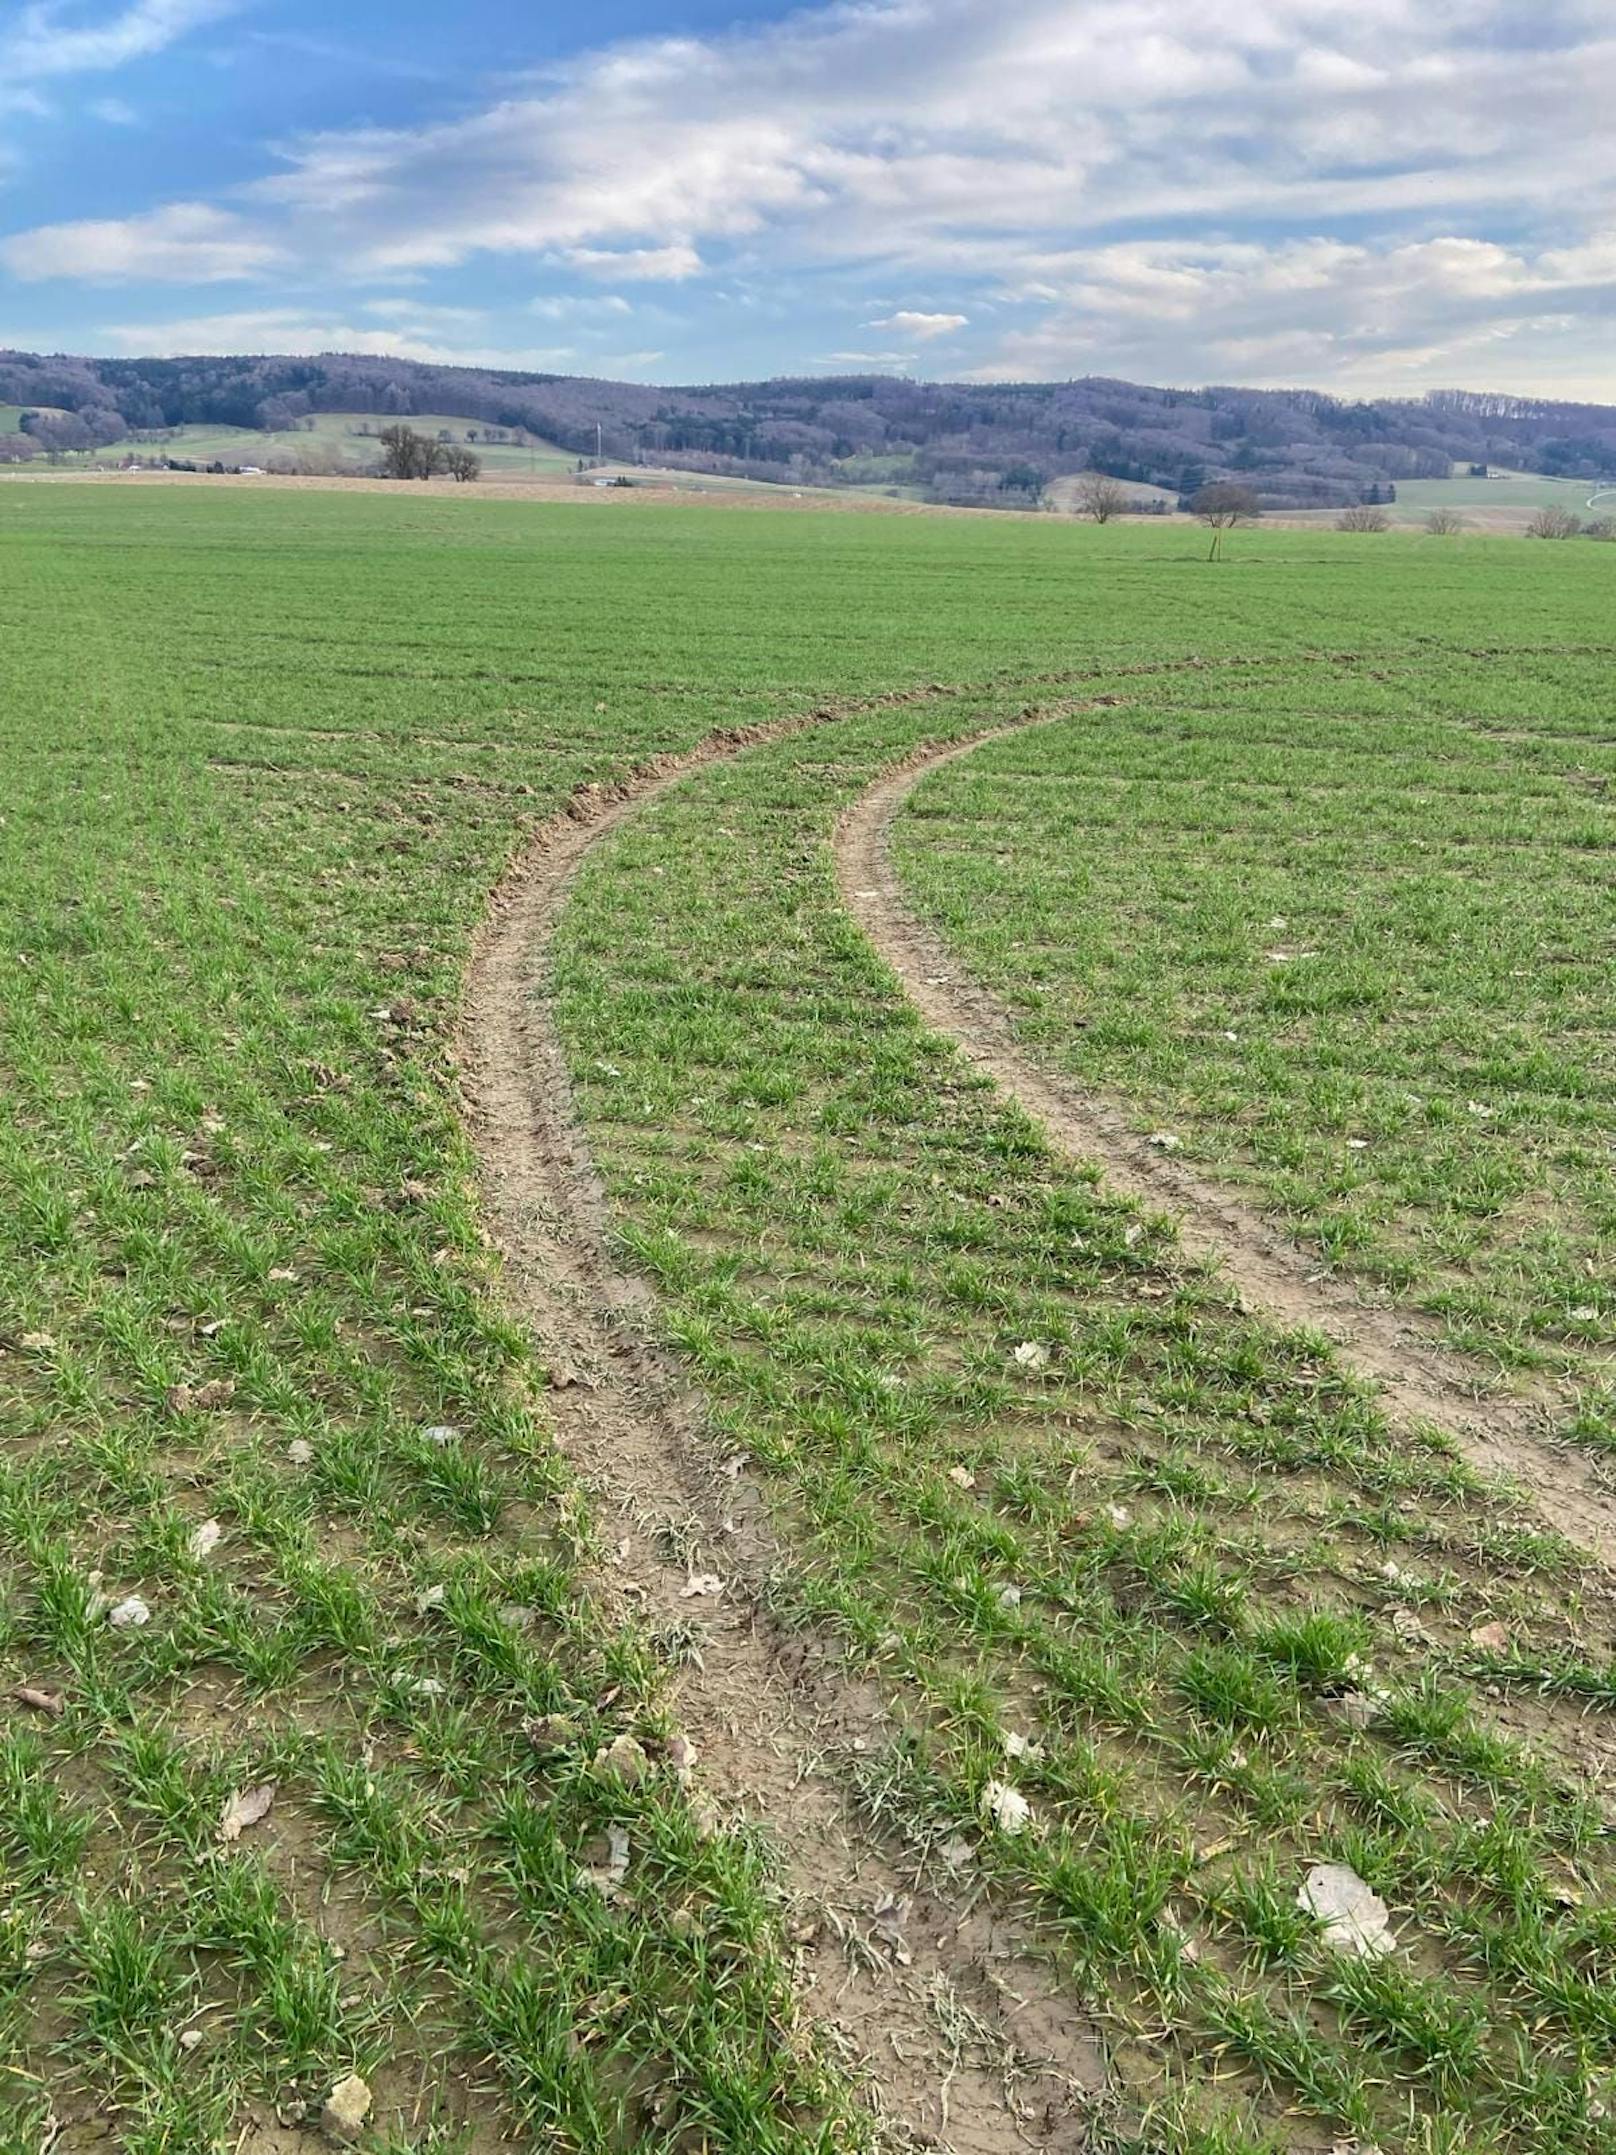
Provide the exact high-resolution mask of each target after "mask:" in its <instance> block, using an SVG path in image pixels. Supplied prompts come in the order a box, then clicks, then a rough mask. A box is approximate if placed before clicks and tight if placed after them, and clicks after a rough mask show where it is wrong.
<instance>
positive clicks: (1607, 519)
mask: <svg viewBox="0 0 1616 2155" xmlns="http://www.w3.org/2000/svg"><path fill="white" fill-rule="evenodd" d="M1582 535H1583V537H1584V538H1585V539H1607V540H1609V539H1616V516H1596V517H1593V518H1592V519H1591V520H1590V521H1589V522H1588V523H1586V524H1584V525H1583V527H1582Z"/></svg>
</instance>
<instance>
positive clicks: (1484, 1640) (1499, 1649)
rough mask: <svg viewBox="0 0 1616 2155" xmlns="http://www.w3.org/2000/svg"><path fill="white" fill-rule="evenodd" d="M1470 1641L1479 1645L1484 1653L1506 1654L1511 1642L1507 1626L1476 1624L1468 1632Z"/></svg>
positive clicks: (1474, 1644)
mask: <svg viewBox="0 0 1616 2155" xmlns="http://www.w3.org/2000/svg"><path fill="white" fill-rule="evenodd" d="M1470 1643H1471V1645H1472V1646H1479V1647H1480V1648H1481V1650H1482V1652H1483V1653H1484V1654H1507V1653H1508V1652H1509V1649H1510V1644H1511V1640H1510V1636H1509V1629H1508V1626H1507V1625H1504V1624H1478V1625H1477V1626H1476V1628H1475V1630H1474V1631H1473V1632H1471V1634H1470Z"/></svg>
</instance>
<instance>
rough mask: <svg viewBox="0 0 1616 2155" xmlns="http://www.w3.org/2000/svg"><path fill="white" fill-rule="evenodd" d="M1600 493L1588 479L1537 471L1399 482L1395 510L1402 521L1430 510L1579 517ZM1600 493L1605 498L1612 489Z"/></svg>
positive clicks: (1428, 512) (1425, 514) (1426, 513)
mask: <svg viewBox="0 0 1616 2155" xmlns="http://www.w3.org/2000/svg"><path fill="white" fill-rule="evenodd" d="M1600 491H1601V489H1600V488H1598V487H1597V486H1596V485H1595V483H1594V482H1593V481H1592V480H1591V479H1549V478H1545V477H1544V476H1543V475H1542V474H1541V473H1539V472H1521V473H1519V474H1518V475H1517V476H1515V477H1513V478H1508V479H1471V478H1455V479H1399V480H1398V482H1397V510H1398V512H1399V513H1400V516H1401V517H1402V518H1407V517H1410V516H1420V517H1425V516H1429V515H1430V513H1431V511H1432V510H1433V509H1458V510H1460V511H1461V512H1463V511H1464V510H1466V509H1476V510H1481V509H1519V510H1522V511H1524V512H1525V513H1526V514H1528V515H1529V514H1530V513H1531V511H1532V510H1534V509H1569V510H1570V511H1571V512H1572V514H1573V515H1574V516H1581V515H1583V514H1585V513H1586V512H1587V510H1588V503H1589V500H1590V497H1591V496H1593V495H1594V494H1596V493H1598V492H1600ZM1603 492H1604V493H1605V494H1606V495H1607V496H1608V495H1610V494H1611V492H1612V489H1611V488H1609V487H1606V488H1604V489H1603ZM1609 506H1610V504H1609V502H1608V500H1607V502H1606V504H1605V507H1606V509H1607V510H1608V508H1609Z"/></svg>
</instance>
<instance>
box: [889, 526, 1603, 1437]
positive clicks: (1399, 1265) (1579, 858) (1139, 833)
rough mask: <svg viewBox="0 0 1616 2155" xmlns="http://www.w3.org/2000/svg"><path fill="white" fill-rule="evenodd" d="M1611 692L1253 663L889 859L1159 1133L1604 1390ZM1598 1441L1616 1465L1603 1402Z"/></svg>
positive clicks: (1473, 1329)
mask: <svg viewBox="0 0 1616 2155" xmlns="http://www.w3.org/2000/svg"><path fill="white" fill-rule="evenodd" d="M1415 543H1417V542H1415ZM1406 558H1407V557H1405V560H1406ZM1589 625H1590V627H1592V626H1593V625H1594V624H1593V621H1592V618H1590V624H1589ZM1609 672H1610V662H1609V658H1608V656H1607V655H1605V654H1604V653H1602V652H1601V651H1599V650H1598V648H1597V647H1590V646H1582V647H1578V648H1550V649H1545V650H1541V651H1539V652H1537V653H1535V654H1534V655H1533V657H1532V658H1531V659H1530V661H1524V660H1523V661H1520V662H1516V663H1513V664H1511V663H1509V662H1508V661H1503V662H1501V661H1500V659H1499V658H1498V657H1496V656H1494V655H1493V654H1491V653H1488V654H1486V655H1482V654H1479V653H1475V654H1469V653H1464V652H1459V651H1454V650H1452V649H1443V648H1440V647H1436V646H1434V645H1433V647H1432V648H1428V649H1426V650H1416V651H1409V652H1405V653H1402V654H1399V655H1397V656H1396V657H1395V658H1389V659H1380V658H1377V659H1376V660H1374V661H1372V662H1370V663H1367V664H1366V663H1351V664H1344V663H1339V662H1337V663H1330V664H1327V665H1318V664H1315V665H1313V666H1311V667H1296V668H1285V669H1277V670H1276V669H1275V668H1273V667H1272V666H1270V665H1266V664H1265V663H1264V662H1263V661H1261V660H1260V659H1256V658H1254V659H1253V660H1252V661H1251V662H1250V663H1249V664H1247V665H1243V666H1235V667H1232V668H1230V669H1228V670H1226V671H1223V672H1220V673H1219V674H1217V675H1216V676H1214V677H1210V678H1208V677H1204V676H1192V677H1188V678H1182V679H1180V680H1177V681H1174V682H1171V683H1166V684H1163V685H1162V686H1160V687H1159V688H1157V689H1155V690H1154V691H1153V692H1152V694H1151V696H1150V697H1149V699H1148V701H1147V702H1145V703H1142V704H1141V705H1140V706H1139V707H1138V708H1136V709H1132V710H1128V711H1125V712H1121V713H1116V714H1111V713H1107V714H1105V715H1104V716H1103V717H1102V718H1098V719H1096V720H1094V721H1093V722H1091V723H1089V724H1088V725H1084V726H1076V725H1074V726H1070V727H1062V728H1059V729H1055V730H1052V731H1048V732H1044V733H1038V734H1033V735H1029V736H1028V737H1026V738H1025V739H1021V740H1016V741H1007V742H1004V743H1002V744H998V745H996V746H994V747H991V748H987V749H984V750H983V751H982V752H981V753H980V754H979V755H977V756H975V757H973V758H972V759H971V760H970V761H969V762H968V763H964V764H959V765H955V766H953V767H952V768H951V769H949V770H947V771H946V772H943V773H941V774H939V775H938V776H937V777H936V778H934V779H932V780H931V781H929V782H928V783H927V785H926V786H925V787H924V788H923V789H922V790H921V792H920V793H919V794H918V795H917V797H916V799H915V801H914V802H913V804H912V807H911V813H910V816H909V818H908V820H907V822H906V824H905V826H904V827H903V830H902V832H901V838H900V853H901V858H902V860H903V862H904V865H905V867H906V869H907V872H908V875H909V878H910V881H911V885H912V888H913V889H914V891H915V893H916V895H917V898H918V899H919V902H920V903H921V905H922V907H923V908H924V909H925V910H926V911H927V912H929V913H930V914H931V915H932V916H933V917H934V918H936V919H937V920H938V922H939V923H940V924H941V925H942V926H943V927H944V928H945V930H946V931H947V932H948V933H949V934H950V935H952V936H954V937H955V938H957V940H958V943H959V947H960V949H961V951H962V953H963V954H964V955H965V956H966V957H967V959H968V960H969V962H970V963H971V965H972V966H973V968H975V969H976V970H977V971H978V972H979V973H980V974H981V975H982V977H984V978H986V979H989V980H991V981H992V982H993V983H994V984H995V985H996V986H998V987H999V988H1000V989H1001V990H1002V991H1003V992H1004V993H1005V994H1006V995H1007V996H1009V997H1010V998H1011V1000H1012V1001H1013V1003H1014V1005H1015V1007H1016V1009H1017V1011H1018V1012H1019V1013H1020V1015H1021V1020H1022V1029H1023V1032H1024V1035H1025V1036H1026V1037H1027V1038H1029V1039H1032V1040H1035V1041H1037V1042H1038V1043H1039V1044H1040V1045H1042V1046H1043V1047H1045V1048H1047V1050H1048V1051H1049V1052H1050V1054H1051V1055H1052V1056H1053V1057H1054V1058H1055V1060H1056V1061H1057V1062H1058V1063H1059V1064H1060V1065H1061V1066H1062V1067H1064V1068H1066V1069H1068V1070H1070V1071H1072V1072H1074V1073H1075V1074H1077V1075H1079V1076H1081V1077H1082V1078H1084V1079H1085V1080H1088V1081H1089V1082H1091V1083H1093V1084H1096V1085H1099V1086H1101V1087H1102V1088H1106V1089H1108V1090H1111V1091H1113V1092H1115V1093H1117V1094H1119V1095H1121V1096H1122V1097H1124V1098H1126V1099H1127V1100H1128V1101H1129V1102H1130V1103H1131V1104H1132V1111H1133V1113H1134V1116H1135V1119H1136V1121H1137V1123H1138V1125H1139V1127H1140V1128H1141V1129H1142V1130H1146V1131H1155V1130H1158V1129H1161V1128H1163V1127H1165V1128H1167V1129H1168V1130H1169V1131H1170V1133H1172V1134H1173V1135H1174V1136H1175V1138H1177V1139H1179V1140H1181V1141H1182V1144H1183V1145H1184V1146H1185V1147H1187V1148H1188V1150H1189V1154H1190V1156H1192V1157H1194V1158H1198V1159H1200V1160H1203V1161H1205V1162H1207V1163H1209V1164H1211V1165H1213V1166H1215V1167H1216V1169H1217V1171H1218V1172H1219V1174H1220V1175H1222V1176H1224V1177H1225V1178H1226V1179H1228V1180H1230V1181H1233V1182H1236V1183H1239V1184H1242V1185H1244V1186H1245V1187H1247V1188H1248V1189H1249V1190H1251V1191H1253V1192H1255V1193H1256V1194H1258V1195H1259V1196H1260V1197H1262V1198H1263V1199H1264V1200H1266V1201H1267V1202H1269V1203H1270V1204H1272V1205H1273V1206H1274V1207H1275V1208H1276V1209H1277V1210H1278V1211H1279V1212H1280V1213H1281V1215H1282V1216H1283V1218H1284V1220H1285V1222H1286V1225H1287V1227H1288V1228H1289V1229H1290V1231H1291V1232H1292V1233H1294V1234H1296V1235H1299V1236H1302V1237H1305V1238H1306V1239H1307V1241H1308V1242H1309V1243H1311V1244H1312V1245H1313V1246H1315V1247H1316V1248H1317V1250H1318V1252H1319V1254H1320V1256H1321V1257H1322V1258H1323V1259H1325V1260H1326V1261H1328V1262H1330V1263H1332V1264H1337V1265H1341V1266H1345V1267H1349V1268H1352V1269H1353V1270H1355V1271H1358V1272H1360V1273H1362V1274H1363V1275H1364V1276H1366V1277H1367V1278H1368V1279H1369V1280H1371V1281H1374V1282H1376V1283H1378V1284H1380V1285H1381V1286H1383V1287H1385V1288H1387V1289H1390V1290H1393V1291H1395V1292H1397V1293H1399V1294H1403V1295H1406V1296H1407V1297H1409V1298H1411V1299H1413V1300H1415V1301H1416V1302H1418V1303H1419V1304H1420V1305H1421V1306H1422V1307H1424V1308H1426V1309H1428V1310H1430V1311H1432V1312H1434V1313H1436V1314H1438V1315H1440V1316H1441V1317H1442V1318H1443V1319H1444V1320H1445V1322H1446V1324H1447V1326H1448V1328H1449V1330H1450V1332H1451V1334H1452V1335H1454V1336H1455V1337H1456V1338H1457V1339H1458V1341H1459V1342H1460V1343H1461V1344H1463V1345H1465V1346H1467V1347H1472V1348H1475V1349H1477V1350H1479V1351H1480V1353H1482V1354H1483V1355H1486V1356H1495V1357H1498V1358H1500V1359H1501V1360H1503V1361H1504V1362H1505V1363H1508V1364H1514V1365H1521V1366H1538V1367H1552V1368H1554V1369H1556V1370H1563V1371H1566V1372H1569V1373H1571V1374H1572V1375H1574V1376H1580V1377H1581V1378H1582V1379H1583V1380H1584V1381H1585V1382H1586V1383H1588V1384H1590V1385H1592V1386H1593V1387H1594V1392H1595V1394H1596V1393H1597V1381H1596V1380H1597V1375H1598V1372H1599V1371H1600V1370H1601V1369H1602V1368H1603V1367H1607V1366H1608V1365H1609V1362H1610V1358H1611V1355H1612V1353H1613V1351H1616V1295H1613V1294H1612V1292H1611V1282H1612V1279H1613V1277H1616V1202H1613V1191H1612V1183H1611V1145H1610V1139H1611V1131H1612V1128H1613V1127H1616V962H1613V961H1616V939H1613V933H1612V919H1611V909H1610V867H1611V854H1612V847H1613V844H1616V817H1613V814H1612V797H1611V787H1612V784H1613V782H1616V743H1613V741H1612V736H1611V727H1610V720H1609V708H1610V704H1609ZM1582 1419H1583V1420H1584V1421H1585V1422H1587V1424H1588V1425H1589V1426H1590V1427H1591V1428H1597V1429H1598V1430H1599V1431H1600V1432H1601V1433H1602V1435H1603V1437H1604V1440H1605V1441H1606V1442H1607V1443H1610V1444H1611V1445H1613V1446H1616V1421H1613V1420H1612V1419H1611V1412H1610V1407H1609V1406H1608V1405H1607V1406H1605V1407H1603V1408H1601V1407H1600V1406H1599V1405H1598V1403H1597V1398H1596V1396H1589V1397H1587V1398H1585V1400H1584V1405H1583V1409H1582Z"/></svg>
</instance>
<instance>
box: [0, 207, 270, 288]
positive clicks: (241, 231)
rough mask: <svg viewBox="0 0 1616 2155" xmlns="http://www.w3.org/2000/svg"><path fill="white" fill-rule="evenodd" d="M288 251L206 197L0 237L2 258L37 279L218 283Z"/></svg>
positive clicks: (255, 270) (253, 271) (17, 273)
mask: <svg viewBox="0 0 1616 2155" xmlns="http://www.w3.org/2000/svg"><path fill="white" fill-rule="evenodd" d="M284 254H285V250H284V249H283V248H282V246H281V245H279V244H278V243H277V242H276V241H275V240H274V239H272V238H270V237H269V236H268V235H267V234H265V233H264V232H263V231H261V230H259V229H255V228H254V227H253V226H251V225H249V224H247V223H246V222H244V221H243V220H242V219H241V218H240V217H237V216H234V215H232V214H231V213H230V212H229V211H227V210H220V209H215V208H213V207H212V206H211V205H210V204H208V203H206V202H175V203H171V204H170V205H169V207H168V208H167V209H160V210H152V211H150V212H148V214H147V215H145V216H143V217H114V218H105V219H89V220H86V221H84V222H81V223H77V224H52V225H40V226H37V227H36V228H35V229H34V230H33V231H32V232H22V233H18V234H17V235H16V236H15V237H14V238H12V239H8V240H0V265H3V266H4V267H5V268H6V269H8V270H10V272H11V274H12V275H13V276H14V277H21V278H23V279H26V280H29V281H36V282H37V281H38V280H40V279H43V278H47V277H79V278H84V279H86V280H89V281H93V282H96V283H107V284H113V283H129V282H132V281H137V280H138V281H141V282H155V283H165V284H215V283H219V282H221V281H224V280H227V279H230V278H234V277H253V276H257V275H258V274H260V273H261V272H262V271H264V270H267V269H272V268H274V266H275V265H276V264H277V263H278V262H280V261H282V260H283V259H284Z"/></svg>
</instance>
